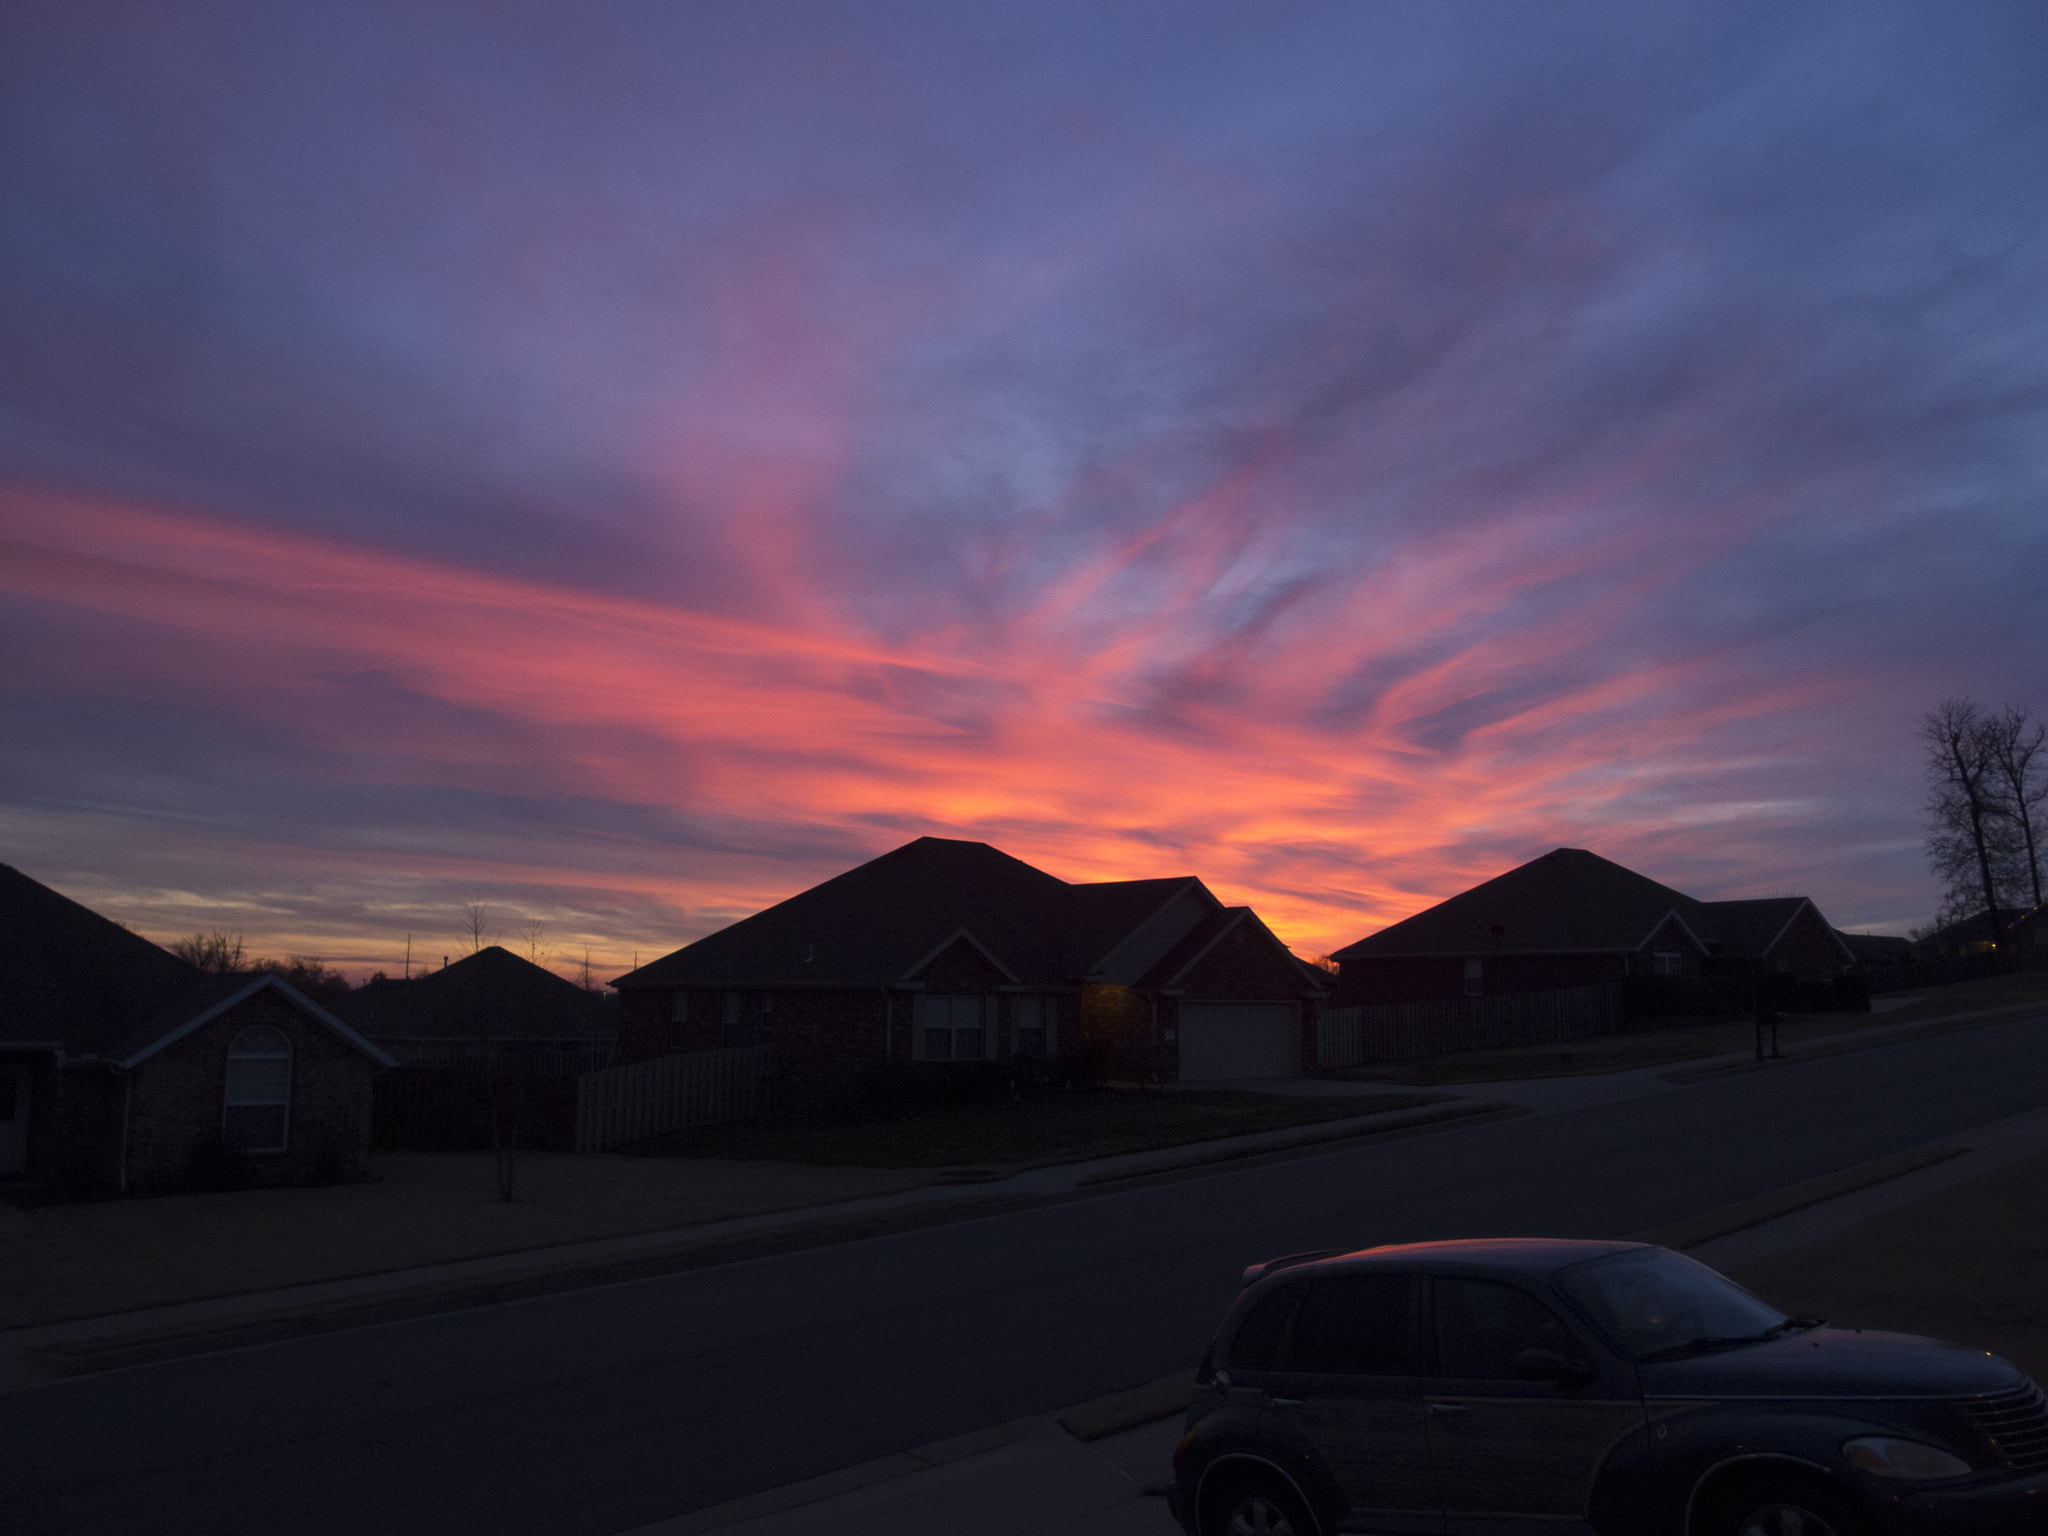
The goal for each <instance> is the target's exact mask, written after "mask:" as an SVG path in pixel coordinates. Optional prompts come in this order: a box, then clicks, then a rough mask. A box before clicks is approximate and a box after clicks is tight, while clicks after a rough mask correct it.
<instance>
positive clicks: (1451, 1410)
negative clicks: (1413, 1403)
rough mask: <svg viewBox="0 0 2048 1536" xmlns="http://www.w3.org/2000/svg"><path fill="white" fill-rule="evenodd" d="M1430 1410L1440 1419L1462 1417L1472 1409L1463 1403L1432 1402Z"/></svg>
mask: <svg viewBox="0 0 2048 1536" xmlns="http://www.w3.org/2000/svg"><path fill="white" fill-rule="evenodd" d="M1429 1411H1430V1412H1431V1413H1433V1414H1435V1415H1436V1416H1437V1417H1438V1418H1440V1419H1462V1418H1464V1417H1465V1415H1466V1414H1468V1413H1470V1412H1471V1411H1472V1410H1471V1409H1470V1408H1467V1407H1466V1406H1465V1405H1464V1404H1463V1403H1431V1404H1430V1405H1429Z"/></svg>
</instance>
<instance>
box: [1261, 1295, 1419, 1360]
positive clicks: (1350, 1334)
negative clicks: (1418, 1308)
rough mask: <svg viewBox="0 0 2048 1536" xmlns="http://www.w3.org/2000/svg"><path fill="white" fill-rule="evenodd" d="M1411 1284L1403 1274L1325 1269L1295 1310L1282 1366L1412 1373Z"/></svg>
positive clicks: (1413, 1345) (1413, 1329)
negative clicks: (1330, 1272)
mask: <svg viewBox="0 0 2048 1536" xmlns="http://www.w3.org/2000/svg"><path fill="white" fill-rule="evenodd" d="M1415 1354H1416V1350H1415V1285H1414V1282H1413V1281H1412V1280H1411V1279H1410V1278H1409V1277H1408V1276H1407V1275H1331V1276H1329V1277H1327V1278H1325V1279H1321V1280H1318V1281H1316V1282H1315V1283H1314V1284H1313V1285H1311V1286H1310V1287H1309V1288H1308V1298H1307V1299H1306V1300H1305V1301H1303V1302H1302V1304H1301V1311H1299V1312H1298V1313H1296V1314H1295V1318H1294V1337H1293V1339H1292V1340H1291V1341H1290V1342H1289V1344H1288V1346H1287V1369H1288V1370H1290V1371H1314V1372H1317V1373H1318V1374H1329V1375H1343V1376H1413V1375H1415V1374H1416V1365H1415Z"/></svg>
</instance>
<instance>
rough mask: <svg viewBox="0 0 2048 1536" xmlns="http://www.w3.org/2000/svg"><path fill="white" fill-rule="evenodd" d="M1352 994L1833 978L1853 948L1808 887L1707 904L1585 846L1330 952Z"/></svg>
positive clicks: (1384, 997)
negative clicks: (1723, 978)
mask: <svg viewBox="0 0 2048 1536" xmlns="http://www.w3.org/2000/svg"><path fill="white" fill-rule="evenodd" d="M1332 958H1333V959H1335V960H1336V961H1337V962H1338V965H1339V967H1340V971H1339V976H1338V983H1337V987H1336V992H1337V996H1338V999H1339V1000H1340V1001H1342V1002H1362V1003H1399V1002H1415V1001H1426V1000H1434V999H1442V998H1451V997H1461V996H1463V997H1478V996H1485V995H1489V994H1494V993H1503V992H1540V991H1558V990H1563V989H1567V988H1580V987H1589V986H1601V985H1610V984H1619V983H1624V982H1627V981H1630V980H1631V979H1632V978H1638V977H1666V978H1699V977H1702V976H1713V975H1717V974H1719V975H1739V974H1746V973H1748V972H1749V971H1752V970H1753V969H1754V968H1755V967H1756V966H1757V965H1758V964H1761V965H1762V966H1763V968H1764V969H1765V970H1767V971H1771V972H1775V973H1778V974H1781V975H1785V976H1789V977H1791V978H1794V979H1796V980H1799V981H1808V982H1819V981H1826V980H1828V979H1830V978H1831V977H1833V976H1834V975H1835V974H1836V973H1837V972H1839V971H1841V970H1842V969H1844V968H1845V967H1846V966H1848V965H1849V964H1850V962H1851V960H1852V959H1853V956H1852V955H1851V954H1850V952H1849V950H1848V949H1847V948H1846V947H1845V946H1844V945H1843V943H1842V942H1841V940H1840V938H1839V936H1838V935H1836V933H1835V931H1834V929H1833V928H1832V927H1831V926H1830V925H1829V924H1828V922H1827V920H1826V919H1825V918H1823V917H1822V916H1821V915H1820V912H1819V911H1818V909H1816V908H1815V907H1814V905H1813V903H1812V902H1811V901H1809V900H1807V899H1806V898H1805V897H1803V896H1783V897H1772V898H1767V899H1763V900H1750V901H1699V900H1697V899H1695V898H1694V897H1691V896H1688V895H1686V894H1685V893H1684V892H1682V891H1677V890H1673V889H1672V888H1671V887H1670V886H1668V885H1661V884H1659V883H1658V882H1657V881H1655V880H1652V879H1650V878H1648V877H1647V876H1645V875H1639V874H1637V873H1636V872H1635V871H1634V870H1632V869H1627V868H1624V867H1623V866H1622V865H1619V864H1616V863H1614V862H1612V861H1611V860H1608V859H1603V858H1601V857H1600V856H1599V855H1598V854H1595V853H1589V852H1587V851H1586V850H1585V849H1583V848H1559V849H1556V850H1554V851H1552V852H1550V853H1546V854H1544V855H1543V856H1542V857H1541V858H1538V859H1532V860H1531V861H1530V862H1529V863H1527V864H1523V865H1521V866H1519V867H1518V868H1515V869H1511V870H1509V871H1508V872H1507V873H1506V874H1504V875H1498V876H1496V877H1494V878H1493V879H1491V880H1488V881H1486V882H1485V883H1484V884H1482V885H1476V886H1474V887H1473V888H1472V889H1471V890H1469V891H1465V892H1463V893H1461V894H1459V895H1456V896H1453V897H1451V898H1450V899H1449V900H1447V901H1442V902H1439V903H1437V904H1436V905H1435V906H1433V907H1430V908H1428V909H1427V910H1425V911H1422V912H1418V913H1416V914H1415V915H1414V916H1413V917H1410V918H1407V919H1404V920H1403V921H1401V922H1398V923H1395V924H1393V925H1392V926H1390V927H1387V928H1383V929H1381V930H1380V931H1379V932H1378V933H1375V934H1373V935H1372V936H1370V937H1369V938H1364V939H1361V940H1359V941H1358V942H1357V943H1356V944H1351V945H1348V946H1346V947H1345V948H1343V949H1340V950H1338V951H1337V952H1336V953H1335V955H1334V956H1332Z"/></svg>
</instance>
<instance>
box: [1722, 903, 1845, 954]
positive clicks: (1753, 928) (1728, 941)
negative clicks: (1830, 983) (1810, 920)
mask: <svg viewBox="0 0 2048 1536" xmlns="http://www.w3.org/2000/svg"><path fill="white" fill-rule="evenodd" d="M1700 905H1701V906H1702V907H1703V908H1704V909H1705V910H1706V914H1707V922H1708V924H1709V925H1710V927H1711V929H1712V932H1713V937H1714V938H1715V939H1716V940H1718V941H1719V943H1720V946H1721V949H1720V952H1721V953H1722V954H1724V955H1767V954H1769V953H1770V952H1771V950H1772V949H1773V948H1774V947H1775V946H1776V945H1777V942H1778V940H1780V939H1782V938H1783V937H1784V936H1785V934H1786V931H1787V930H1788V929H1790V928H1791V926H1792V924H1793V923H1794V922H1795V921H1797V919H1798V917H1799V914H1800V913H1801V912H1804V911H1807V910H1808V909H1809V908H1810V909H1811V910H1812V912H1813V915H1814V917H1815V918H1816V919H1818V920H1819V922H1820V925H1821V927H1823V928H1825V929H1826V930H1827V931H1828V934H1829V935H1830V936H1831V937H1832V938H1833V939H1834V941H1835V947H1836V948H1837V949H1839V950H1840V951H1841V952H1842V963H1843V964H1844V965H1854V964H1855V963H1856V958H1857V957H1856V951H1855V950H1854V949H1852V948H1850V946H1849V945H1847V944H1845V943H1843V942H1842V936H1841V935H1840V934H1839V933H1836V932H1835V928H1834V925H1833V924H1832V923H1830V922H1829V921H1828V920H1827V919H1826V918H1824V917H1821V915H1820V908H1818V907H1816V906H1814V905H1813V903H1812V902H1811V901H1810V900H1808V899H1807V898H1806V897H1804V896H1765V897H1760V898H1752V899H1749V900H1744V901H1704V902H1701V903H1700Z"/></svg>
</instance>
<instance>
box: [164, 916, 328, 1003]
mask: <svg viewBox="0 0 2048 1536" xmlns="http://www.w3.org/2000/svg"><path fill="white" fill-rule="evenodd" d="M164 947H165V948H166V949H168V950H169V951H170V952H171V953H172V954H174V955H176V956H177V957H178V958H179V959H180V960H183V961H184V962H185V963H186V964H188V965H196V966H198V967H199V969H200V970H202V971H211V972H213V973H214V974H216V975H221V976H226V975H232V974H234V973H236V972H242V973H245V974H249V975H254V974H256V973H257V972H260V971H270V972H273V973H275V974H276V975H278V976H280V977H282V978H283V979H284V980H286V981H288V982H290V983H291V984H292V985H293V986H295V987H297V988H298V989H299V990H300V991H301V992H303V993H305V994H306V995H307V996H308V997H312V998H315V999H318V998H321V997H335V996H338V995H340V994H341V993H344V992H346V991H348V989H349V986H348V978H347V977H346V976H344V975H342V974H341V972H340V971H338V970H335V969H334V968H333V967H332V966H330V965H327V964H326V963H324V962H323V961H322V960H321V959H320V957H319V956H317V955H286V956H285V957H284V958H283V959H282V960H274V959H272V958H271V957H270V956H268V955H256V956H248V955H245V954H244V953H243V948H242V936H241V935H240V934H239V933H223V932H222V931H221V930H219V929H215V930H214V931H213V932H212V933H195V934H193V935H192V936H191V937H190V938H186V939H173V940H171V942H170V943H169V944H167V945H165V946H164Z"/></svg>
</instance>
